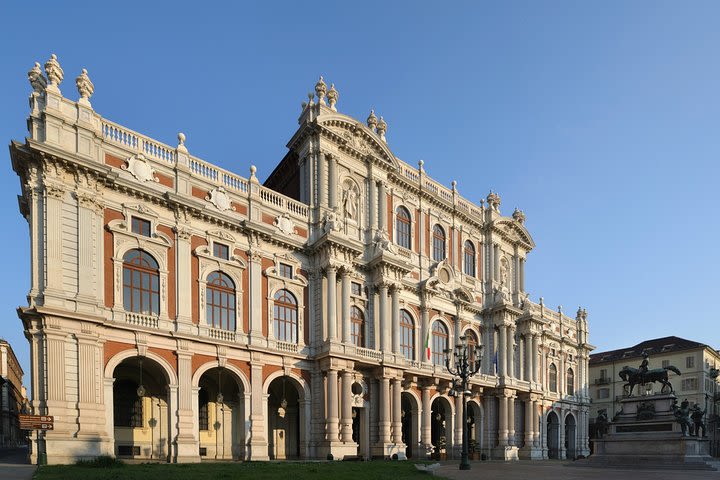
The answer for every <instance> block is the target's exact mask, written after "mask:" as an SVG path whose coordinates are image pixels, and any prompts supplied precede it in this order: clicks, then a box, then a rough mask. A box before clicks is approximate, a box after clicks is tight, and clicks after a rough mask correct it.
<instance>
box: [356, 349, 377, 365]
mask: <svg viewBox="0 0 720 480" xmlns="http://www.w3.org/2000/svg"><path fill="white" fill-rule="evenodd" d="M355 355H357V356H359V357H365V358H369V359H371V360H375V361H378V362H379V361H381V360H382V358H383V355H382V352H380V351H378V350H373V349H371V348H363V347H355Z"/></svg>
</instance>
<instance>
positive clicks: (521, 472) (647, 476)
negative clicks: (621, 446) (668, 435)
mask: <svg viewBox="0 0 720 480" xmlns="http://www.w3.org/2000/svg"><path fill="white" fill-rule="evenodd" d="M470 463H471V464H472V469H471V470H465V471H461V470H458V465H457V463H453V464H449V463H448V464H443V465H442V466H440V467H439V468H438V469H437V470H435V475H436V476H440V477H444V478H449V479H452V480H470V479H502V480H545V479H548V480H596V479H597V480H606V479H625V478H628V479H632V480H686V479H687V480H691V479H696V478H697V479H701V478H702V479H706V480H713V479H717V480H720V471H708V470H646V469H616V468H591V467H582V466H576V465H573V463H572V462H565V461H554V460H546V461H542V462H532V461H522V460H521V461H519V462H470Z"/></svg>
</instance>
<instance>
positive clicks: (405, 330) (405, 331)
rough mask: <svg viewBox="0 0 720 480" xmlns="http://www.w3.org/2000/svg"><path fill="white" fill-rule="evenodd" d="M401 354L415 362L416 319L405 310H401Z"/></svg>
mask: <svg viewBox="0 0 720 480" xmlns="http://www.w3.org/2000/svg"><path fill="white" fill-rule="evenodd" d="M408 342H409V343H408ZM400 353H402V355H403V356H404V357H405V358H406V359H408V360H410V361H415V319H414V318H413V316H412V315H411V314H410V312H408V311H407V310H405V309H404V308H401V309H400ZM408 353H409V355H408Z"/></svg>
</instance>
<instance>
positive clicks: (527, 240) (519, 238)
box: [493, 218, 535, 250]
mask: <svg viewBox="0 0 720 480" xmlns="http://www.w3.org/2000/svg"><path fill="white" fill-rule="evenodd" d="M493 228H494V229H495V230H496V231H497V232H498V233H500V234H501V235H502V236H503V237H505V238H506V239H508V240H509V241H511V242H513V243H519V244H521V245H523V246H524V247H525V248H526V249H527V250H531V249H533V248H535V242H534V241H533V239H532V237H531V236H530V232H528V231H527V229H526V228H525V227H524V226H523V225H522V224H521V223H520V222H518V221H517V220H514V219H510V218H503V219H500V220H497V221H496V222H495V224H494V225H493Z"/></svg>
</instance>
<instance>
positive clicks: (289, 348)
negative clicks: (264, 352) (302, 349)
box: [275, 342, 298, 353]
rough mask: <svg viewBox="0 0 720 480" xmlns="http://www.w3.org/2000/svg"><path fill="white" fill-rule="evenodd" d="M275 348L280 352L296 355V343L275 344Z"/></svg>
mask: <svg viewBox="0 0 720 480" xmlns="http://www.w3.org/2000/svg"><path fill="white" fill-rule="evenodd" d="M275 348H277V349H278V350H280V351H281V352H288V353H298V345H297V343H289V342H275Z"/></svg>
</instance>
